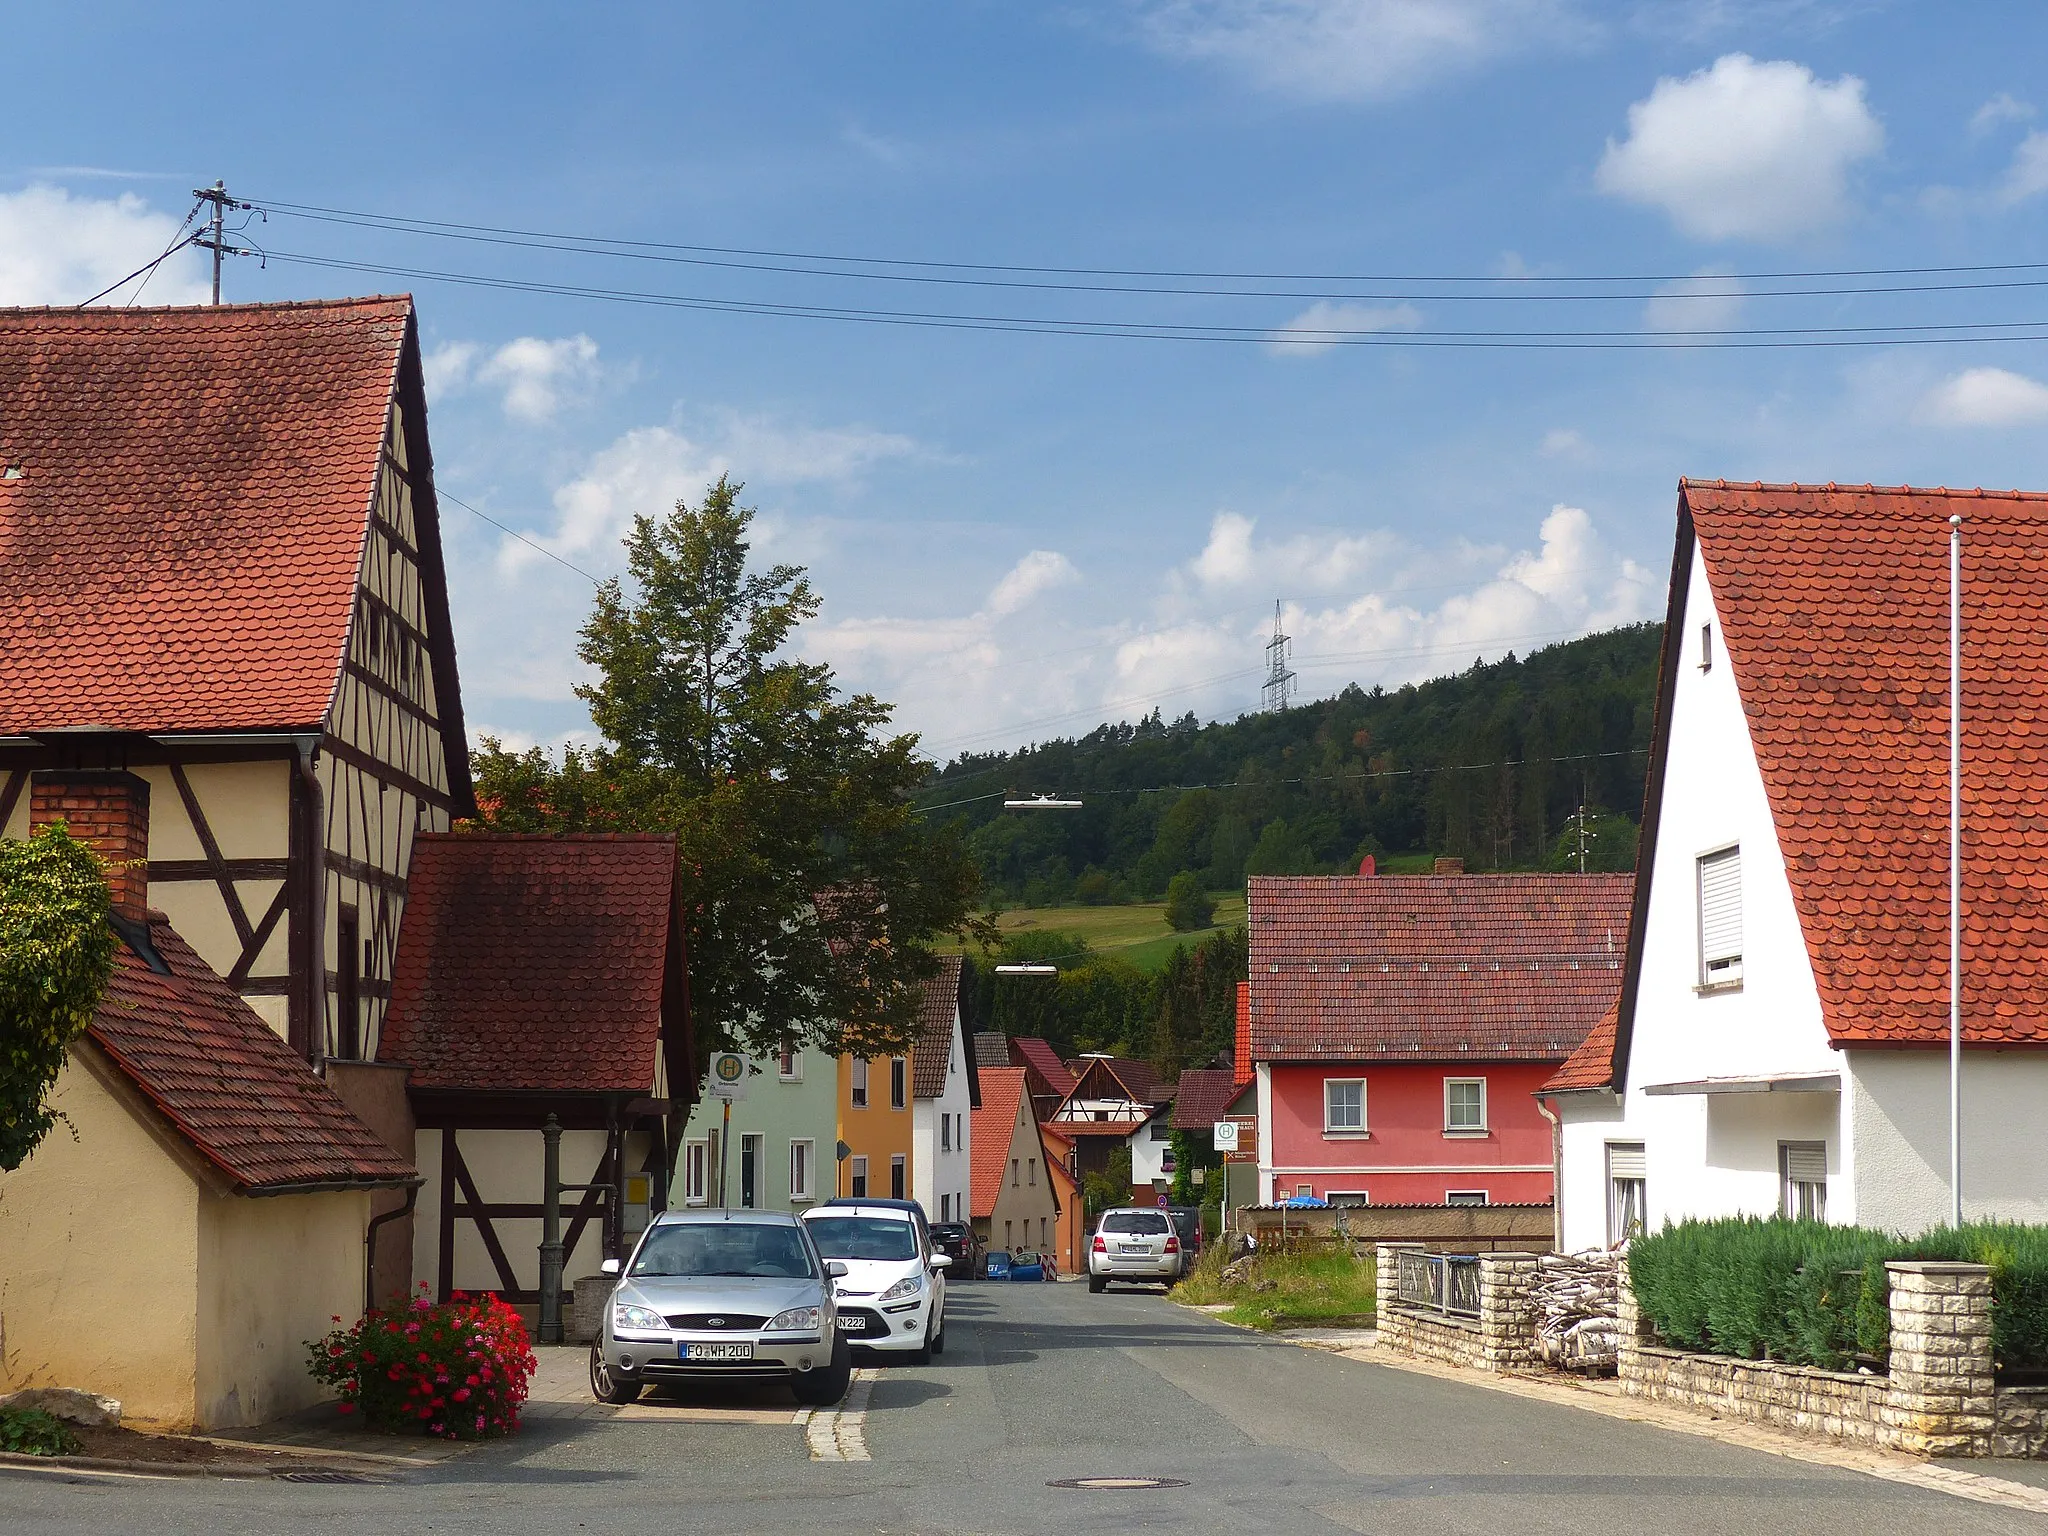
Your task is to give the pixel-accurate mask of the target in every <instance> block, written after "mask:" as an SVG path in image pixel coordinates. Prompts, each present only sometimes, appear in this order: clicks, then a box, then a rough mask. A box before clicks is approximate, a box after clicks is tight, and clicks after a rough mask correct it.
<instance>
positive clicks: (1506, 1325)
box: [1479, 1253, 1537, 1371]
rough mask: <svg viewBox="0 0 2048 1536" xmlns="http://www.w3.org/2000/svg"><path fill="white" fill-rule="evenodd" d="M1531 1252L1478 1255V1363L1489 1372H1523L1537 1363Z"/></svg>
mask: <svg viewBox="0 0 2048 1536" xmlns="http://www.w3.org/2000/svg"><path fill="white" fill-rule="evenodd" d="M1536 1267H1537V1256H1536V1255H1535V1254H1533V1253H1485V1254H1481V1255H1480V1256H1479V1348H1480V1363H1481V1364H1482V1365H1484V1366H1485V1368H1486V1369H1487V1370H1489V1371H1522V1370H1527V1369H1529V1368H1530V1367H1531V1366H1533V1365H1534V1364H1535V1363H1536V1308H1535V1305H1534V1303H1533V1302H1532V1301H1531V1299H1530V1296H1529V1291H1530V1287H1532V1286H1533V1285H1535V1283H1536Z"/></svg>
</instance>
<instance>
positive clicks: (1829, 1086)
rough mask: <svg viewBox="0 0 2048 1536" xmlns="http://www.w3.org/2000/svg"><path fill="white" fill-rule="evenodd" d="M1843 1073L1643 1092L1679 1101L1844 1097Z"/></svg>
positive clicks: (1717, 1080)
mask: <svg viewBox="0 0 2048 1536" xmlns="http://www.w3.org/2000/svg"><path fill="white" fill-rule="evenodd" d="M1841 1091H1842V1074H1841V1073H1839V1072H1788V1073H1782V1074H1779V1075H1776V1076H1764V1077H1702V1078H1699V1079H1697V1080H1695V1081H1693V1082H1689V1083H1651V1084H1649V1085H1648V1086H1647V1087H1645V1088H1644V1089H1643V1092H1644V1093H1646V1094H1648V1095H1649V1096H1650V1097H1651V1098H1653V1099H1675V1098H1679V1097H1682V1096H1684V1095H1686V1094H1694V1093H1840V1092H1841Z"/></svg>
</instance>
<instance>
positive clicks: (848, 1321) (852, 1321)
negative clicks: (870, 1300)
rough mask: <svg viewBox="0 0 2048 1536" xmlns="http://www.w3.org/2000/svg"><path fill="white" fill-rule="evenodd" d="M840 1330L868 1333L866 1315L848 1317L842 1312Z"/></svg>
mask: <svg viewBox="0 0 2048 1536" xmlns="http://www.w3.org/2000/svg"><path fill="white" fill-rule="evenodd" d="M839 1331H840V1332H841V1333H866V1332H867V1331H868V1320H867V1319H866V1318H864V1317H848V1316H847V1315H846V1314H845V1313H843V1312H842V1313H841V1314H840V1315H839Z"/></svg>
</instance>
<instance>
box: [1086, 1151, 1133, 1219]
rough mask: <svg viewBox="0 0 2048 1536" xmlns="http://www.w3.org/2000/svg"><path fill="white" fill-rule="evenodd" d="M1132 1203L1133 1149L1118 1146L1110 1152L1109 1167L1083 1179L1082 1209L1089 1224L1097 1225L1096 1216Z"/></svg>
mask: <svg viewBox="0 0 2048 1536" xmlns="http://www.w3.org/2000/svg"><path fill="white" fill-rule="evenodd" d="M1130 1203H1131V1149H1130V1148H1129V1147H1126V1146H1118V1147H1117V1148H1116V1149H1115V1150H1114V1151H1113V1152H1111V1153H1110V1154H1109V1167H1108V1169H1107V1170H1106V1171H1105V1172H1102V1173H1091V1174H1087V1175H1085V1176H1083V1178H1082V1180H1081V1209H1082V1211H1083V1213H1084V1214H1085V1215H1086V1216H1087V1218H1088V1225H1090V1226H1091V1227H1092V1226H1094V1225H1095V1218H1096V1217H1098V1216H1100V1215H1101V1214H1102V1213H1103V1212H1104V1211H1106V1210H1109V1209H1110V1208H1111V1207H1113V1206H1119V1205H1129V1204H1130Z"/></svg>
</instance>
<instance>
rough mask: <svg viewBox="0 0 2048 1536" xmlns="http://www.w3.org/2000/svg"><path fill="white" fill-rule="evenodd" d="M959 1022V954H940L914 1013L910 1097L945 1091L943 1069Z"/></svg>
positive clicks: (937, 1094) (950, 1058) (947, 1062)
mask: <svg viewBox="0 0 2048 1536" xmlns="http://www.w3.org/2000/svg"><path fill="white" fill-rule="evenodd" d="M959 1021H960V957H959V956H958V955H941V956H939V972H938V974H937V975H936V976H932V977H929V978H927V979H926V981H925V984H924V1005H923V1008H922V1010H921V1011H920V1012H919V1013H918V1016H917V1039H916V1042H915V1044H914V1045H913V1047H912V1049H911V1053H910V1065H911V1086H910V1091H911V1095H912V1097H914V1098H920V1099H936V1098H937V1097H938V1096H939V1095H940V1094H942V1093H944V1092H945V1091H946V1068H947V1066H948V1065H949V1064H950V1063H951V1061H952V1059H953V1033H954V1030H955V1029H956V1028H957V1027H958V1025H959ZM961 1065H962V1067H963V1068H964V1067H965V1065H966V1063H964V1062H963V1063H962V1064H961Z"/></svg>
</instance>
